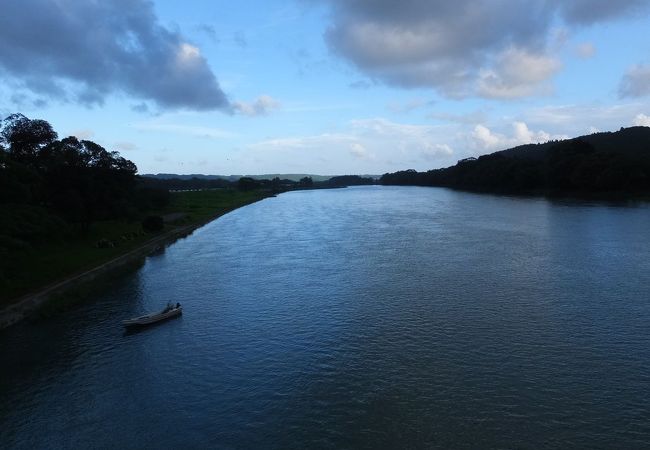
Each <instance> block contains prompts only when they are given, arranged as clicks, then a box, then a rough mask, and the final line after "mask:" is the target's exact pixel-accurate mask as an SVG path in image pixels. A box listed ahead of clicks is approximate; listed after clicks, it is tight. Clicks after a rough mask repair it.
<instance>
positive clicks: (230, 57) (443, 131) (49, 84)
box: [0, 0, 650, 175]
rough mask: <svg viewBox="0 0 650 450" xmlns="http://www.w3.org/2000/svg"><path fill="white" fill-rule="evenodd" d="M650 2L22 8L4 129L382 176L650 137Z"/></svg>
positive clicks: (2, 54) (10, 58)
mask: <svg viewBox="0 0 650 450" xmlns="http://www.w3.org/2000/svg"><path fill="white" fill-rule="evenodd" d="M649 30H650V0H618V1H615V2H614V1H611V0H517V1H511V0H454V1H453V2H450V1H447V0H400V1H394V0H286V1H279V0H278V1H271V0H238V1H237V2H233V1H220V0H185V1H183V2H178V1H172V0H154V1H146V0H3V5H2V14H1V15H0V115H2V116H3V117H4V116H6V115H8V114H10V113H14V112H20V113H23V114H25V115H26V116H27V117H29V118H32V119H45V120H47V121H49V122H50V123H51V124H52V125H53V127H54V128H55V130H57V131H58V133H59V136H60V137H65V136H68V135H74V136H77V137H79V138H83V139H90V140H93V141H95V142H97V143H98V144H100V145H102V146H104V147H105V148H107V149H108V150H111V151H113V150H115V151H119V152H120V153H121V154H122V156H124V157H126V158H128V159H130V160H132V161H133V162H134V163H135V164H136V165H137V166H138V169H139V173H142V174H146V173H178V174H197V173H200V174H222V175H230V174H240V175H242V174H268V173H311V174H323V175H342V174H382V173H386V172H393V171H396V170H405V169H416V170H429V169H434V168H439V167H447V166H449V165H453V164H455V163H456V161H458V160H459V159H463V158H466V157H470V156H479V155H482V154H487V153H492V152H494V151H497V150H501V149H505V148H509V147H512V146H515V145H519V144H525V143H531V142H545V141H548V140H551V139H561V138H566V137H574V136H579V135H584V134H589V133H593V132H597V131H615V130H618V129H619V128H621V127H629V126H634V125H637V126H638V125H641V126H650V39H648V31H649Z"/></svg>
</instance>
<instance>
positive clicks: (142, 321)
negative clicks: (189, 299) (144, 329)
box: [122, 306, 183, 327]
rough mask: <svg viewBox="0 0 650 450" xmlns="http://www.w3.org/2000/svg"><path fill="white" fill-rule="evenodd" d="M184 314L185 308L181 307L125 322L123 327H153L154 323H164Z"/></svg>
mask: <svg viewBox="0 0 650 450" xmlns="http://www.w3.org/2000/svg"><path fill="white" fill-rule="evenodd" d="M182 313H183V307H182V306H179V307H178V308H173V309H170V310H169V311H164V312H159V313H153V314H147V315H144V316H140V317H135V318H133V319H128V320H123V321H122V325H124V326H125V327H141V326H146V325H152V324H154V323H158V322H162V321H163V320H167V319H171V318H172V317H178V316H180V315H181V314H182Z"/></svg>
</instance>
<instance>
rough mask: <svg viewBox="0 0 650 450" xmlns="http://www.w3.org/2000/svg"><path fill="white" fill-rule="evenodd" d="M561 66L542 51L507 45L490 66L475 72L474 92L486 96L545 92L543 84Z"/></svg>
mask: <svg viewBox="0 0 650 450" xmlns="http://www.w3.org/2000/svg"><path fill="white" fill-rule="evenodd" d="M560 68H561V63H560V62H559V61H558V60H557V59H555V58H553V57H550V56H547V55H544V54H535V53H530V52H528V51H526V50H524V49H520V48H509V49H507V50H505V51H504V52H503V53H501V54H500V55H499V56H498V57H497V60H496V62H495V65H494V68H492V69H483V70H481V71H480V74H479V81H478V93H479V94H480V95H482V96H483V97H487V98H502V99H509V98H518V97H526V96H530V95H533V94H535V93H545V92H548V91H549V90H550V86H549V85H548V84H546V82H547V80H549V79H550V78H551V77H552V76H553V75H555V73H556V72H558V71H559V70H560Z"/></svg>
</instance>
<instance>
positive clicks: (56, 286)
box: [0, 191, 271, 329]
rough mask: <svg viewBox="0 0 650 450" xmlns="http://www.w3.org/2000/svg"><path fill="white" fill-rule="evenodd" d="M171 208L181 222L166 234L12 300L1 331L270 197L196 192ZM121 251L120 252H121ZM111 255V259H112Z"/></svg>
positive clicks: (0, 315) (2, 312)
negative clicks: (234, 211)
mask: <svg viewBox="0 0 650 450" xmlns="http://www.w3.org/2000/svg"><path fill="white" fill-rule="evenodd" d="M174 196H176V198H175V200H176V201H175V202H173V203H174V204H173V205H172V207H171V208H176V209H178V211H176V213H179V214H181V216H179V217H180V218H181V219H180V220H179V221H178V222H177V223H175V224H170V225H167V226H166V230H165V231H164V232H162V233H161V234H158V235H155V236H153V237H151V238H149V239H147V240H146V241H144V242H142V243H141V244H139V245H137V246H136V247H135V248H133V247H122V249H120V248H119V247H118V248H113V249H110V251H111V253H109V255H111V256H113V257H112V258H110V259H108V260H106V259H104V260H103V261H101V262H100V263H96V264H92V265H88V266H86V267H83V268H81V269H78V270H76V271H74V272H71V273H69V274H67V275H66V276H63V277H60V278H59V279H57V280H55V281H53V282H50V283H48V284H46V285H42V286H39V287H38V288H36V289H34V290H32V291H30V292H29V293H27V294H25V295H22V296H20V297H17V298H15V299H12V300H10V301H9V302H8V304H5V305H2V307H1V308H2V309H0V329H3V328H6V327H8V326H11V325H13V324H15V323H18V322H20V321H22V320H24V319H26V318H28V317H31V316H32V315H33V314H35V313H36V312H38V311H39V310H41V309H43V308H45V307H50V308H51V307H53V306H56V305H53V303H61V304H65V303H66V302H67V300H66V297H68V294H70V293H71V292H72V291H75V290H76V291H79V290H80V289H82V288H83V287H84V286H88V285H90V284H92V283H93V282H95V281H96V280H99V279H101V278H104V277H107V276H110V274H111V273H114V272H116V271H119V270H123V269H124V268H125V267H127V266H129V265H130V264H134V263H135V262H137V261H139V260H142V259H143V258H145V257H146V256H148V255H150V254H151V253H154V252H156V251H158V250H160V249H161V248H164V247H166V246H168V245H170V244H172V243H173V242H175V241H176V240H178V239H180V238H183V237H186V236H188V235H190V234H192V232H193V231H194V230H196V229H198V228H200V227H202V226H204V225H205V224H207V223H209V222H211V221H213V220H215V219H217V218H219V217H221V216H223V215H224V214H227V213H229V212H231V211H233V210H235V209H238V208H241V207H242V206H246V205H249V204H251V203H254V202H257V201H259V200H262V199H264V198H267V197H269V196H271V194H270V193H268V192H261V191H256V192H248V193H241V194H238V195H233V194H232V193H226V192H219V191H202V192H201V191H199V192H188V193H177V194H174ZM120 250H122V251H121V252H120ZM112 254H114V255H112Z"/></svg>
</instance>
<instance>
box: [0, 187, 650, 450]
mask: <svg viewBox="0 0 650 450" xmlns="http://www.w3.org/2000/svg"><path fill="white" fill-rule="evenodd" d="M649 291H650V207H648V206H647V205H611V204H588V203H576V202H573V203H572V202H553V201H549V200H545V199H530V198H511V197H499V196H490V195H477V194H469V193H462V192H455V191H451V190H446V189H436V188H416V187H358V188H350V189H337V190H317V191H300V192H290V193H286V194H282V195H280V196H279V197H277V198H269V199H265V200H263V201H261V202H259V203H256V204H253V205H249V206H246V207H244V208H241V209H239V210H236V211H234V212H232V213H230V214H228V215H226V216H223V217H221V218H220V219H218V220H216V221H214V222H212V223H210V224H208V225H207V226H205V227H203V228H201V229H199V230H197V231H196V232H194V234H193V235H191V236H189V237H187V238H186V239H183V240H180V241H178V242H177V243H175V244H174V245H172V246H170V247H168V248H167V249H166V250H165V251H164V252H163V253H160V254H157V255H154V256H151V257H149V258H147V261H146V262H145V264H144V266H143V267H142V268H141V269H140V270H138V271H137V272H134V273H131V274H129V275H125V276H123V277H121V278H120V279H118V280H117V281H116V282H115V283H113V285H112V286H111V287H110V288H108V289H107V290H106V291H105V292H103V293H102V294H100V295H98V296H97V297H96V298H94V299H92V300H91V301H89V302H88V303H86V304H84V305H82V306H78V307H76V308H74V309H73V310H71V311H68V312H66V313H65V314H61V315H58V316H56V317H54V318H51V319H48V320H46V321H41V322H37V323H34V324H29V323H28V324H22V325H19V326H16V327H13V328H11V329H9V330H6V331H4V332H2V333H0V357H1V358H2V363H1V367H0V447H1V448H25V449H32V448H39V449H41V448H121V449H122V448H282V449H287V448H306V447H310V448H431V447H442V448H449V447H454V448H494V447H500V448H530V447H535V448H571V447H581V448H626V449H627V448H643V447H645V448H648V447H650V295H649ZM167 301H171V302H177V301H179V302H181V303H182V304H183V306H184V312H183V316H182V318H179V319H175V320H171V321H169V322H166V323H164V324H161V325H158V326H156V327H154V328H150V329H147V330H145V331H142V332H140V333H135V334H124V332H123V330H122V328H121V326H120V321H121V320H122V319H125V318H128V317H132V316H135V315H139V314H141V313H143V312H146V311H151V310H156V309H160V308H162V306H164V304H165V303H166V302H167Z"/></svg>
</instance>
